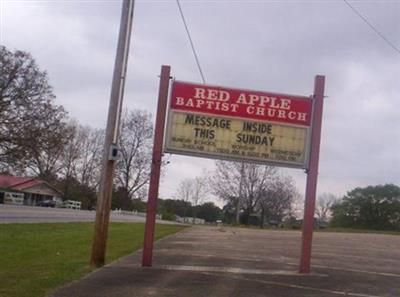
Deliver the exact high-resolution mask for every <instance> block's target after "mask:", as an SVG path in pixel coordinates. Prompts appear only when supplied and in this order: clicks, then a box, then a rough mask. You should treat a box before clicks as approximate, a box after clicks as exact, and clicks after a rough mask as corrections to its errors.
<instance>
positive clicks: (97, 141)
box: [74, 126, 104, 189]
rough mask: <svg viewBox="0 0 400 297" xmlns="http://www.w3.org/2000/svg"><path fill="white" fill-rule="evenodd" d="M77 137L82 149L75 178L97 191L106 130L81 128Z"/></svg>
mask: <svg viewBox="0 0 400 297" xmlns="http://www.w3.org/2000/svg"><path fill="white" fill-rule="evenodd" d="M77 137H78V139H79V142H80V146H81V148H82V151H81V154H80V156H79V162H77V164H76V168H75V170H74V171H75V178H76V179H77V180H78V181H79V182H80V183H81V184H82V185H85V186H87V187H90V188H93V189H97V188H98V185H99V180H100V167H101V158H102V151H103V143H104V130H102V129H92V128H90V127H82V126H81V127H80V128H79V133H78V134H77Z"/></svg>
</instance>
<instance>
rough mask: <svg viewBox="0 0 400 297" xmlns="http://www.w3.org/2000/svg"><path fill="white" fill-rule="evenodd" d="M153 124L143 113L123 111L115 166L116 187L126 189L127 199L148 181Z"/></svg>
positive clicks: (147, 114) (149, 116)
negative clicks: (118, 155)
mask: <svg viewBox="0 0 400 297" xmlns="http://www.w3.org/2000/svg"><path fill="white" fill-rule="evenodd" d="M152 136H153V124H152V121H151V115H150V114H149V113H147V112H145V111H141V110H133V111H125V112H124V115H123V118H122V123H121V135H120V138H119V148H120V152H121V158H120V160H119V162H118V164H117V173H116V176H117V180H118V185H119V186H120V187H122V188H124V189H126V193H127V195H128V196H129V198H133V197H134V196H135V193H136V192H137V191H138V190H139V189H140V188H142V187H143V186H145V185H146V184H147V183H148V182H149V179H150V169H151V152H152V150H151V147H152Z"/></svg>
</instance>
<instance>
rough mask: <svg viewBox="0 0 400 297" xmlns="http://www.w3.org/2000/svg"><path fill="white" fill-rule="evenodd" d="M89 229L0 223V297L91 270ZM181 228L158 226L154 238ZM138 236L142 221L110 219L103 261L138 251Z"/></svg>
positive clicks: (35, 296) (35, 294)
mask: <svg viewBox="0 0 400 297" xmlns="http://www.w3.org/2000/svg"><path fill="white" fill-rule="evenodd" d="M93 228H94V226H93V223H51V224H0V296H1V297H42V296H45V294H46V292H47V291H48V290H50V289H53V288H56V287H58V286H60V285H63V284H66V283H68V282H71V281H73V280H76V279H79V278H81V277H82V276H84V275H86V274H87V273H89V272H91V271H92V270H94V269H93V268H91V267H90V266H89V258H90V252H91V245H92V237H93ZM183 228H185V227H183V226H178V225H157V226H156V232H155V239H156V240H157V239H160V238H162V237H164V236H167V235H170V234H173V233H176V232H178V231H180V230H182V229H183ZM143 236H144V224H142V223H110V227H109V232H108V245H107V258H106V262H107V263H109V262H111V261H114V260H116V259H118V258H120V257H121V256H124V255H127V254H129V253H132V252H134V251H136V250H138V249H140V248H141V247H142V245H143Z"/></svg>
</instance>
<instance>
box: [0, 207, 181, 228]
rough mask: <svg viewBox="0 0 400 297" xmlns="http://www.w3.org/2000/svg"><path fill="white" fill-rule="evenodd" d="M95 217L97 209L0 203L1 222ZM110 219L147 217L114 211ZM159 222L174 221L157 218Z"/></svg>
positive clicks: (92, 219)
mask: <svg viewBox="0 0 400 297" xmlns="http://www.w3.org/2000/svg"><path fill="white" fill-rule="evenodd" d="M94 218H95V211H90V210H74V209H66V208H49V207H33V206H24V205H5V204H0V223H56V222H93V221H94ZM110 219H111V221H112V222H132V223H140V222H142V223H143V222H145V219H146V218H145V217H142V216H137V215H133V214H120V213H114V212H112V213H111V217H110ZM157 223H164V224H173V223H174V222H169V221H163V220H157Z"/></svg>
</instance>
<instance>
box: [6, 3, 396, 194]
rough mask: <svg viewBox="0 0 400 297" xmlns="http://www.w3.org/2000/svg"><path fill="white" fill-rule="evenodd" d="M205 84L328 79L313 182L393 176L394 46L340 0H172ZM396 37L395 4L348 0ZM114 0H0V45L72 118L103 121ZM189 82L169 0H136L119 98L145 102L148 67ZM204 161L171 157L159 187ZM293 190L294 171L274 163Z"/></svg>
mask: <svg viewBox="0 0 400 297" xmlns="http://www.w3.org/2000/svg"><path fill="white" fill-rule="evenodd" d="M181 3H182V7H183V10H184V12H185V15H186V18H187V21H188V25H189V28H190V31H191V33H192V37H193V39H194V42H195V45H196V48H197V50H198V54H199V58H200V61H201V64H202V66H203V70H204V72H205V75H206V79H207V81H208V83H210V84H217V85H226V86H231V87H238V88H240V87H242V88H247V89H257V90H266V91H277V92H284V93H292V94H300V95H309V94H311V93H312V89H313V78H314V75H316V74H324V75H326V77H327V81H326V94H327V95H328V96H329V97H328V98H326V100H325V110H324V122H323V135H322V144H321V160H320V183H319V191H320V192H326V191H329V192H333V193H336V194H343V193H344V192H345V191H347V190H350V189H351V188H352V187H355V186H359V185H360V186H364V185H367V184H378V183H385V182H393V183H397V184H399V183H400V169H399V167H400V157H399V153H398V147H399V146H400V137H399V136H400V132H398V131H399V128H398V127H400V117H399V116H398V113H399V112H398V108H397V106H398V105H397V104H398V97H399V94H400V85H399V83H398V77H400V55H399V54H398V53H397V52H396V51H394V50H393V49H392V48H390V47H389V46H388V45H387V44H385V43H384V42H383V41H382V40H381V39H379V38H378V37H377V35H376V34H375V33H374V32H372V30H371V29H370V28H368V27H367V26H366V25H365V23H363V21H362V20H361V19H359V18H358V17H357V16H356V15H355V14H354V12H353V11H351V10H350V9H349V8H348V7H347V6H346V5H345V3H343V2H342V1H181ZM352 3H353V5H354V6H355V7H357V9H359V10H360V12H361V13H363V14H364V15H365V16H367V17H368V19H369V20H370V21H371V22H372V23H373V24H374V25H375V26H376V27H377V28H378V29H379V30H380V31H381V32H382V33H384V34H385V36H386V37H387V38H388V39H390V40H391V41H392V42H393V43H394V44H396V45H397V46H399V47H400V34H399V33H400V2H398V1H379V2H377V1H369V2H365V1H364V2H360V1H357V2H352ZM119 16H120V1H53V2H51V1H45V2H40V1H26V2H21V1H18V2H13V1H2V12H1V43H2V44H4V45H6V46H7V47H9V48H12V49H21V50H26V51H29V52H31V53H32V55H33V56H34V57H36V58H37V61H38V63H39V65H40V66H41V67H42V68H43V69H46V70H48V72H49V76H50V80H51V84H52V85H53V86H54V88H55V91H56V94H57V100H58V102H59V103H60V104H63V105H64V106H65V107H66V109H67V110H68V111H69V112H70V115H71V116H72V117H75V118H77V119H78V120H80V121H81V122H83V123H85V124H91V125H95V126H98V127H102V126H104V123H105V119H106V111H107V106H108V100H109V92H110V83H111V74H112V68H113V64H114V56H115V47H116V41H117V32H118V25H119ZM162 64H169V65H171V66H172V72H173V75H174V76H175V77H176V78H178V79H180V80H187V81H200V77H199V74H198V71H197V69H196V66H195V62H194V59H193V56H192V53H191V51H190V47H189V44H188V41H187V37H186V35H185V31H184V28H183V25H182V21H181V19H180V17H179V13H178V10H177V7H176V3H175V1H138V2H137V5H136V7H135V20H134V33H133V37H132V46H131V55H130V58H129V68H128V82H127V86H126V94H125V101H124V105H125V106H126V107H128V108H141V109H146V110H149V111H151V112H152V113H154V112H155V107H156V98H157V89H158V77H157V76H158V74H159V71H160V66H161V65H162ZM212 166H213V161H207V160H205V159H197V158H189V157H182V156H172V157H171V164H170V165H169V167H168V169H167V172H166V176H165V177H164V179H163V182H162V185H161V194H162V195H163V196H171V195H173V194H174V189H175V187H176V185H177V184H178V183H179V179H180V178H182V177H186V176H195V175H196V174H200V173H201V172H202V169H203V168H212ZM284 171H285V172H288V173H289V174H291V175H293V176H294V177H295V179H296V181H297V184H298V187H299V190H300V191H301V192H303V191H304V181H305V177H304V173H302V172H301V171H299V170H289V169H285V170H284Z"/></svg>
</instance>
